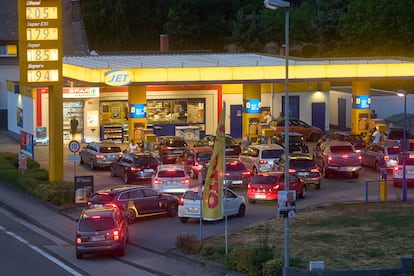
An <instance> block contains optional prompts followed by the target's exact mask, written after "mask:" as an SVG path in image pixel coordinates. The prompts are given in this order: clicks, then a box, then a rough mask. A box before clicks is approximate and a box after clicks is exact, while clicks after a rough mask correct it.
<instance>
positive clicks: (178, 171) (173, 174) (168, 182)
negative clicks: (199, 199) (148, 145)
mask: <svg viewBox="0 0 414 276" xmlns="http://www.w3.org/2000/svg"><path fill="white" fill-rule="evenodd" d="M190 185H191V178H190V176H189V175H188V174H187V172H186V171H185V169H184V166H183V165H178V164H162V165H160V166H158V170H157V173H156V174H155V175H154V176H153V177H152V188H153V189H154V190H156V191H160V192H164V193H174V194H177V193H179V194H182V193H184V191H185V190H187V189H189V188H190Z"/></svg>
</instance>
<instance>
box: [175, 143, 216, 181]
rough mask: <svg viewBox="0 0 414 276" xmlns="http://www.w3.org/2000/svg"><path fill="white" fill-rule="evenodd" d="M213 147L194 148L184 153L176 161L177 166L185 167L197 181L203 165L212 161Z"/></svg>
mask: <svg viewBox="0 0 414 276" xmlns="http://www.w3.org/2000/svg"><path fill="white" fill-rule="evenodd" d="M212 154H213V148H212V147H194V148H189V149H187V150H185V151H184V152H183V154H182V155H180V156H178V157H177V159H176V164H180V165H183V166H184V168H185V169H186V171H187V172H188V174H189V175H190V177H191V178H193V179H196V178H197V176H198V173H199V172H200V171H201V170H202V168H203V165H204V164H205V163H207V162H209V161H210V158H211V155H212Z"/></svg>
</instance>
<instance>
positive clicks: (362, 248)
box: [201, 203, 414, 270]
mask: <svg viewBox="0 0 414 276" xmlns="http://www.w3.org/2000/svg"><path fill="white" fill-rule="evenodd" d="M284 231H285V230H284V219H283V218H275V219H270V220H267V221H264V222H260V223H258V224H256V225H253V226H250V227H247V228H243V229H239V230H237V231H232V232H231V233H229V234H228V247H229V250H231V249H232V248H234V247H236V246H243V245H252V244H263V243H264V242H265V243H267V245H268V246H270V247H272V248H274V251H275V256H279V257H282V259H283V256H284V238H285V235H284ZM289 234H290V235H289V256H290V258H298V259H300V260H302V261H303V262H304V263H305V264H306V265H307V264H308V263H309V261H320V260H322V261H324V262H325V269H329V270H331V269H332V270H337V269H369V268H394V267H399V265H400V258H401V257H410V256H411V257H412V256H413V254H414V204H412V203H404V204H403V203H355V204H334V205H331V206H324V207H318V208H312V209H307V210H299V211H298V212H297V216H296V218H293V219H290V222H289ZM224 246H225V239H224V235H221V236H218V237H214V238H211V239H207V240H205V241H204V242H203V248H204V249H203V250H202V253H201V254H202V255H203V258H206V259H210V260H213V261H218V262H220V259H221V260H222V259H224V258H223V254H220V253H219V252H220V251H221V252H222V251H223V247H224Z"/></svg>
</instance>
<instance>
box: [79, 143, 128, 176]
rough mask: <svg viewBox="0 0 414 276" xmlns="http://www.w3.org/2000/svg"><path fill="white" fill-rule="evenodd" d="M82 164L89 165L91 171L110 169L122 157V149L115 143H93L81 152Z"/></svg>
mask: <svg viewBox="0 0 414 276" xmlns="http://www.w3.org/2000/svg"><path fill="white" fill-rule="evenodd" d="M79 155H80V163H81V164H89V166H90V168H91V170H95V169H96V168H109V167H110V166H111V164H112V163H113V162H115V161H116V160H118V159H119V157H120V156H121V155H122V150H121V147H120V146H118V145H117V144H115V143H113V142H102V143H96V142H91V143H89V144H88V145H86V147H84V148H82V149H81V150H80V151H79Z"/></svg>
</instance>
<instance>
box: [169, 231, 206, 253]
mask: <svg viewBox="0 0 414 276" xmlns="http://www.w3.org/2000/svg"><path fill="white" fill-rule="evenodd" d="M175 247H176V248H177V249H178V250H180V251H182V252H184V253H186V254H198V253H200V251H201V248H202V242H201V241H200V240H198V239H197V237H196V236H195V235H193V234H181V235H179V236H178V237H177V239H176V241H175Z"/></svg>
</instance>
